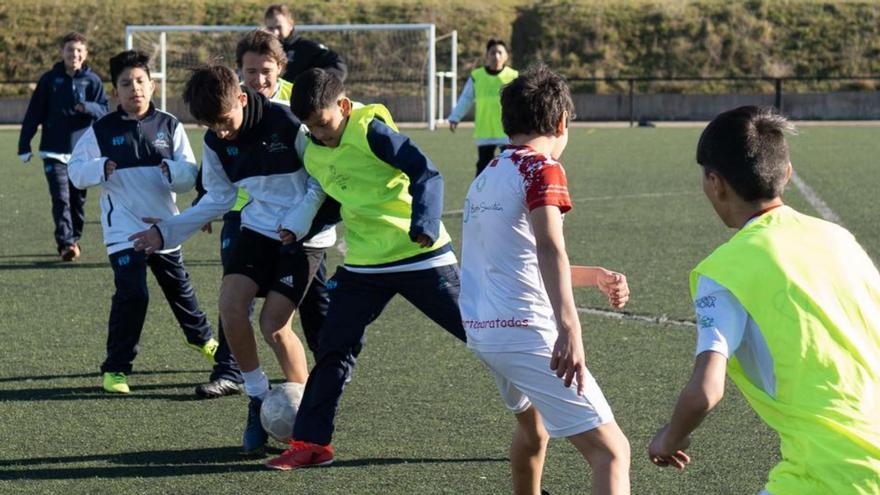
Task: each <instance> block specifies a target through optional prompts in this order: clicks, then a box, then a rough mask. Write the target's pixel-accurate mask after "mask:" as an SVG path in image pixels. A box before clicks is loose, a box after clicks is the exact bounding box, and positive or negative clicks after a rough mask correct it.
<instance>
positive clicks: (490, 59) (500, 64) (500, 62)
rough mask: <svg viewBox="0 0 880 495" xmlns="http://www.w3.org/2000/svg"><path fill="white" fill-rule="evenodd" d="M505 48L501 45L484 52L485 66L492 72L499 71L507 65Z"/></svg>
mask: <svg viewBox="0 0 880 495" xmlns="http://www.w3.org/2000/svg"><path fill="white" fill-rule="evenodd" d="M507 58H508V54H507V48H504V47H503V46H501V45H494V46H492V48H490V49H489V50H488V51H486V65H488V66H489V68H490V69H492V70H501V69H503V68H504V64H506V63H507Z"/></svg>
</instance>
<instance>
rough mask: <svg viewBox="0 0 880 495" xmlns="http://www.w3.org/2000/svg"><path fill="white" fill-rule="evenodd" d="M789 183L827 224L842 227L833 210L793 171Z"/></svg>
mask: <svg viewBox="0 0 880 495" xmlns="http://www.w3.org/2000/svg"><path fill="white" fill-rule="evenodd" d="M791 181H792V182H794V185H795V187H797V188H798V191H800V192H801V194H803V195H804V198H806V200H807V202H808V203H810V206H812V207H813V209H815V210H816V212H818V213H819V215H820V216H821V217H822V218H824V219H825V220H828V221H829V222H834V223H836V224H838V225H843V222H842V221H841V220H840V217H839V216H838V215H837V213H834V210H832V209H831V207H830V206H828V203H826V202H825V201H823V200H822V198H820V197H819V195H818V194H816V191H815V190H814V189H813V188H812V187H810V185H809V184H807V183H806V182H804V179H802V178H801V176H800V175H798V173H797V172H795V171H794V170H792V171H791Z"/></svg>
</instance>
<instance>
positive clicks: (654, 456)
mask: <svg viewBox="0 0 880 495" xmlns="http://www.w3.org/2000/svg"><path fill="white" fill-rule="evenodd" d="M726 375H727V358H726V357H725V356H724V355H723V354H720V353H718V352H715V351H706V352H703V353H701V354H700V355H698V356H697V359H696V362H695V364H694V372H693V375H691V379H690V381H689V382H688V384H687V385H686V386H685V387H684V389H683V390H682V391H681V394H680V395H679V396H678V402H677V403H676V404H675V409H674V410H673V412H672V419H670V420H669V424H667V425H666V426H664V427H663V428H661V429H660V431H658V432H657V434H656V435H655V436H654V440H653V441H651V445H650V446H649V447H648V456H649V457H650V459H651V462H653V463H654V464H656V465H658V466H661V467H666V466H673V467H675V468H677V469H679V470H681V469H684V467H685V465H686V464H688V463H690V457H688V455H687V454H685V453H684V451H685V450H686V449H687V448H688V446H690V443H691V442H690V438H689V435H690V434H691V432H693V431H694V430H696V429H697V427H698V426H700V423H702V422H703V419H705V417H706V415H708V414H709V411H711V410H712V409H714V408H715V406H716V405H718V403H719V402H720V401H721V398H722V397H724V379H725V377H726Z"/></svg>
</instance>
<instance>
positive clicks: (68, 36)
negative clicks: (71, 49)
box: [61, 31, 89, 48]
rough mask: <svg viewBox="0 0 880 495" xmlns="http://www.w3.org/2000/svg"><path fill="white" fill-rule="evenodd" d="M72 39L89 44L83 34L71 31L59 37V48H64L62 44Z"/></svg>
mask: <svg viewBox="0 0 880 495" xmlns="http://www.w3.org/2000/svg"><path fill="white" fill-rule="evenodd" d="M72 41H74V42H77V43H82V44H83V45H86V46H89V41H88V40H87V39H86V36H85V35H84V34H82V33H79V32H77V31H71V32H69V33H67V34H65V35H64V36H63V37H62V38H61V48H64V45H66V44H68V43H70V42H72Z"/></svg>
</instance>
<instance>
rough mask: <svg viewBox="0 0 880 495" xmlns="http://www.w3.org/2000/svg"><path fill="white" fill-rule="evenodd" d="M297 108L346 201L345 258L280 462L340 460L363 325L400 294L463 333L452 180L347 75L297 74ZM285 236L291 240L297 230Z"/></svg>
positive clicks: (334, 191) (325, 181)
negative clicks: (350, 87)
mask: <svg viewBox="0 0 880 495" xmlns="http://www.w3.org/2000/svg"><path fill="white" fill-rule="evenodd" d="M290 106H291V110H293V113H294V114H296V115H297V116H298V117H300V118H301V119H302V120H303V122H304V123H305V124H306V125H307V126H308V127H309V132H310V133H311V137H312V139H311V140H310V141H309V143H308V146H307V147H306V150H305V155H304V161H305V165H306V169H308V171H309V173H310V174H311V175H312V176H313V177H315V178H316V179H317V180H318V181H319V182H320V183H321V186H322V187H323V189H324V191H325V192H326V193H327V195H329V196H330V197H332V198H333V199H335V200H337V201H339V203H340V204H341V205H342V220H343V222H344V223H345V241H346V244H347V246H348V250H347V252H346V255H345V265H344V266H341V267H339V268H338V269H337V272H336V274H335V275H334V276H333V278H332V279H331V280H330V281H329V282H328V285H329V286H330V287H331V290H330V309H329V310H328V312H327V319H326V320H325V322H324V327H323V328H322V330H321V334H320V343H319V345H318V357H317V361H316V363H315V367H314V368H313V369H312V373H311V374H310V375H309V381H308V383H307V384H306V389H305V394H304V395H303V399H302V403H301V404H300V408H299V411H298V413H297V416H296V423H295V425H294V429H293V436H292V438H291V439H290V449H288V450H287V451H285V452H284V453H283V454H282V455H281V456H280V457H277V458H275V459H272V460H270V461H269V462H268V464H267V465H268V466H269V467H270V468H273V469H281V470H288V469H294V468H299V467H306V466H315V465H327V464H330V463H331V462H333V447H332V446H331V445H330V440H331V437H332V435H333V428H334V424H333V422H334V418H335V415H336V409H337V407H338V405H339V400H340V398H341V397H342V392H343V388H344V386H345V381H346V378H348V376H350V374H351V370H352V368H353V367H354V364H355V361H356V359H357V356H358V354H360V352H361V349H362V348H363V345H364V332H365V330H366V327H367V325H369V324H370V323H372V322H373V320H375V319H376V318H377V317H378V316H379V314H380V313H381V312H382V309H383V308H384V307H385V306H386V305H387V304H388V302H389V301H390V300H391V298H392V297H394V295H395V294H400V295H402V296H403V297H405V298H406V299H407V300H409V301H410V302H411V303H412V304H413V305H415V306H416V307H417V308H418V309H419V310H421V311H422V312H424V313H425V314H426V315H427V316H428V317H430V318H431V319H432V320H434V321H435V322H437V323H438V324H439V325H440V326H442V327H443V328H444V329H446V330H447V331H448V332H449V333H451V334H453V335H454V336H455V337H457V338H459V339H461V340H464V337H465V336H464V329H463V328H462V326H461V317H460V315H459V311H458V301H457V300H458V289H459V278H458V267H457V266H456V259H455V254H454V253H453V251H452V243H451V242H450V239H449V235H448V234H447V233H446V229H445V228H444V227H443V223H442V222H441V220H440V214H441V212H442V209H443V177H442V176H441V175H440V172H439V171H438V170H437V169H436V168H434V165H433V164H432V163H431V161H430V160H429V159H428V157H426V156H425V155H424V154H423V153H422V152H421V150H419V148H418V147H416V145H415V144H414V143H413V142H412V141H410V139H409V138H407V137H406V136H403V135H401V134H399V133H398V132H397V128H396V126H395V125H394V122H393V121H392V119H391V114H390V113H389V112H388V110H387V109H386V108H385V107H383V106H382V105H366V106H360V107H358V108H354V109H353V108H352V102H351V100H349V99H348V98H347V97H346V96H345V88H344V87H343V84H342V81H341V80H340V79H339V78H338V77H337V76H336V75H335V74H333V73H331V72H328V71H325V70H322V69H311V70H309V71H306V72H304V73H303V74H302V75H300V76H299V77H297V78H296V81H294V91H293V97H292V98H291V101H290ZM284 241H285V242H292V241H293V239H292V238H291V237H290V236H286V237H284Z"/></svg>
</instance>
